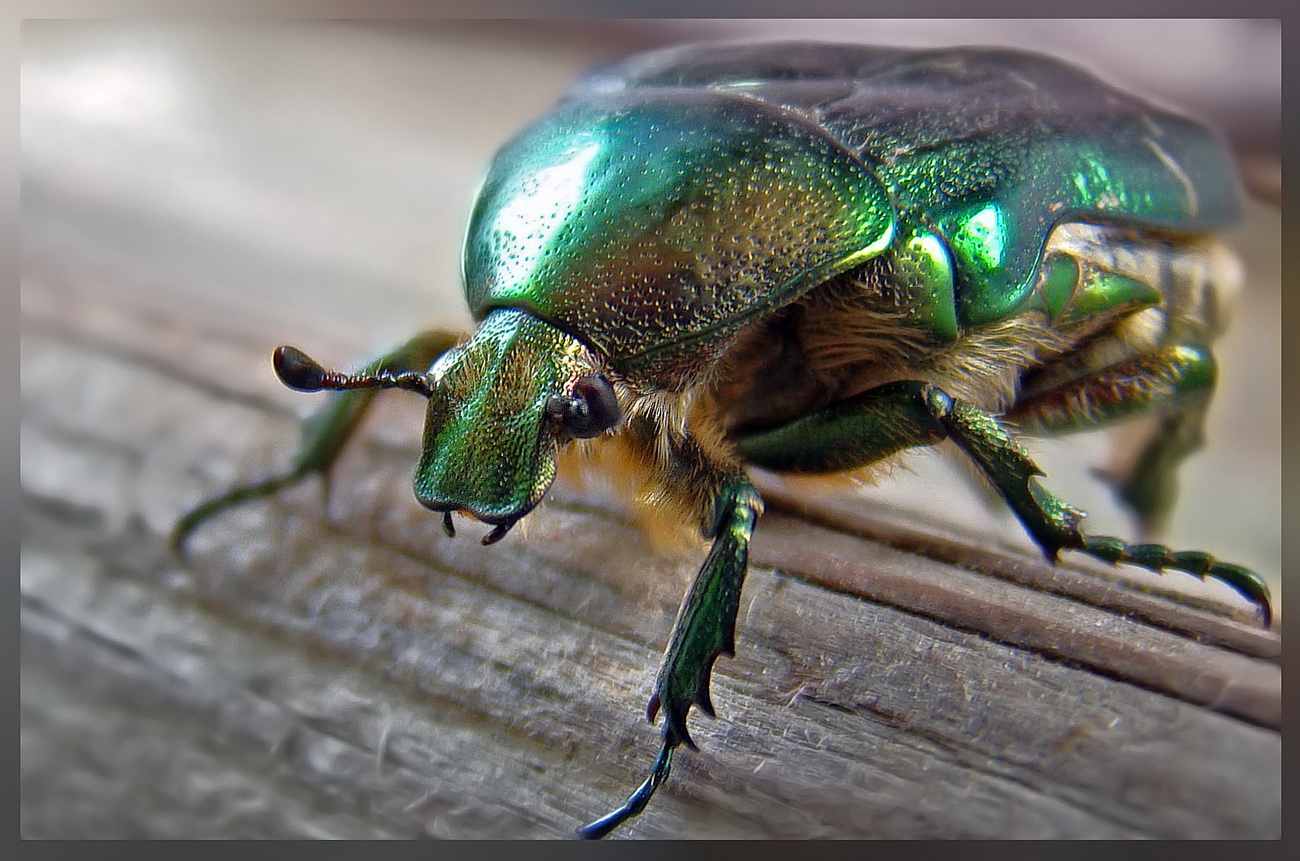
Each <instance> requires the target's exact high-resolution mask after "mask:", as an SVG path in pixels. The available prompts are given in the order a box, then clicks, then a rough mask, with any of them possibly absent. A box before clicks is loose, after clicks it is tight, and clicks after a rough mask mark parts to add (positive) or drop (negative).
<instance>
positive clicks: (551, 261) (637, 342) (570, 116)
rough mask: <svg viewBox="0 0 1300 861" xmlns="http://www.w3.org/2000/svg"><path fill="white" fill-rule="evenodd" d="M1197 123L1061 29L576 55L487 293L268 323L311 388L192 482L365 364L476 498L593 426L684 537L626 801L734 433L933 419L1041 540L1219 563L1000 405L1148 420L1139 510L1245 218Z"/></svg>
mask: <svg viewBox="0 0 1300 861" xmlns="http://www.w3.org/2000/svg"><path fill="white" fill-rule="evenodd" d="M1237 208H1238V197H1237V188H1236V184H1235V179H1234V175H1233V171H1232V169H1231V165H1230V163H1229V160H1228V157H1227V155H1226V153H1225V152H1224V150H1223V148H1222V145H1221V144H1220V142H1219V141H1218V140H1217V139H1216V138H1215V136H1214V135H1213V134H1211V133H1210V132H1209V131H1208V130H1207V129H1205V128H1204V127H1202V126H1200V125H1198V124H1196V123H1194V122H1192V121H1190V120H1188V119H1185V118H1183V117H1180V116H1177V115H1175V114H1171V113H1168V112H1166V111H1163V110H1160V109H1158V108H1156V107H1154V106H1152V105H1150V104H1148V103H1146V102H1144V101H1141V100H1139V99H1137V98H1135V97H1133V96H1130V95H1128V94H1125V93H1123V92H1120V91H1117V90H1115V89H1113V88H1111V87H1109V86H1107V85H1105V84H1103V83H1101V82H1100V81H1098V80H1097V79H1096V78H1094V77H1092V76H1091V75H1089V74H1087V73H1085V72H1083V71H1081V70H1079V69H1077V68H1075V67H1073V66H1070V65H1067V64H1064V63H1061V62H1058V61H1056V60H1053V59H1050V58H1046V57H1042V56H1037V55H1033V54H1027V53H1021V52H1016V51H1010V50H1001V49H992V48H954V49H938V50H908V49H897V48H880V47H866V46H860V45H834V44H817V43H806V42H798V43H776V44H761V45H754V44H740V45H709V46H689V47H683V48H676V49H671V50H665V51H659V52H654V53H649V54H644V55H639V56H634V57H632V58H629V59H627V60H624V61H622V62H619V63H616V64H613V65H609V66H606V67H603V68H600V69H597V70H596V71H594V72H592V73H590V74H589V75H588V76H587V77H585V78H584V79H582V80H581V81H579V82H578V83H577V84H575V85H574V86H573V87H572V88H571V89H570V90H569V92H568V93H567V94H566V96H565V97H564V98H563V99H562V101H561V102H560V103H559V105H558V106H557V107H556V108H555V110H554V111H553V112H552V113H550V114H549V115H547V116H545V117H543V118H542V119H540V120H539V121H537V122H536V123H534V124H533V125H532V126H531V127H529V128H527V129H526V130H524V131H523V132H522V133H520V134H519V135H518V136H517V137H516V138H515V139H514V140H512V141H511V142H510V143H508V144H507V145H506V146H505V148H504V149H503V150H502V151H501V152H500V153H499V154H498V155H497V156H496V159H495V161H494V162H493V163H492V167H491V170H490V172H489V174H488V176H487V179H486V181H485V182H484V184H483V187H482V190H481V192H480V195H479V197H478V201H477V203H476V204H475V206H474V210H473V214H472V216H471V218H470V224H469V231H468V236H467V239H466V243H465V254H464V260H463V266H464V268H463V275H464V284H465V291H466V295H467V297H468V300H469V304H470V307H471V309H472V310H473V312H474V315H475V317H476V318H477V319H478V320H479V326H478V329H477V331H476V332H475V333H474V335H473V336H472V337H471V338H469V339H468V340H467V341H464V342H463V343H461V342H460V341H459V340H458V339H457V338H456V337H455V336H454V335H451V334H448V333H445V332H427V333H424V334H422V335H419V336H417V337H416V338H414V339H412V340H411V341H410V342H409V343H407V344H405V345H404V346H402V347H401V348H399V349H398V350H396V351H394V352H392V353H390V354H387V355H385V356H382V357H380V358H379V359H377V360H375V361H374V362H373V363H371V364H370V365H368V366H367V367H365V368H364V369H363V370H361V371H360V372H358V373H354V374H343V373H338V372H333V371H326V370H324V369H323V368H321V367H320V366H319V365H318V364H317V363H316V362H314V361H313V360H312V359H310V358H309V357H307V356H306V355H305V354H304V353H302V352H300V351H299V350H296V349H294V348H292V347H281V348H280V349H279V350H277V351H276V353H275V370H276V373H277V374H278V375H279V377H280V379H281V380H283V381H284V382H285V383H286V384H287V385H289V386H291V387H292V388H295V389H300V390H303V391H315V390H319V389H333V390H339V391H338V394H336V395H334V397H333V399H332V400H331V401H330V402H329V403H328V404H327V405H326V406H325V407H323V408H322V410H321V412H320V413H318V414H317V415H316V416H314V417H313V418H312V419H311V420H310V421H309V422H308V424H307V428H306V437H305V440H304V442H303V445H302V447H301V449H300V451H299V454H298V456H297V458H296V460H295V461H294V467H293V469H292V470H291V471H290V472H289V473H288V474H286V475H282V476H276V477H274V478H271V479H268V480H266V481H263V482H261V483H259V484H256V485H253V486H250V487H243V488H238V489H236V490H233V491H231V492H229V493H227V494H225V495H223V496H221V497H220V498H218V499H214V500H212V501H210V502H207V503H205V504H203V505H201V506H199V507H198V508H196V509H195V510H194V511H192V512H191V513H190V514H188V515H186V517H185V518H183V519H182V520H181V521H180V522H179V523H178V525H177V528H176V532H175V536H174V538H175V541H176V544H177V546H178V547H179V546H180V545H181V543H182V542H183V541H184V539H185V536H186V535H188V534H189V532H190V531H191V530H193V529H194V527H195V526H196V525H197V524H198V523H199V522H201V521H202V520H203V519H205V518H206V517H208V516H210V515H211V514H213V513H215V512H217V511H219V510H221V509H222V508H225V507H227V506H229V505H232V504H234V503H237V502H239V501H242V500H245V499H250V498H254V497H257V496H262V495H265V494H268V493H271V492H273V491H275V490H276V489H278V488H280V487H283V486H285V485H287V484H290V483H292V482H295V481H299V480H301V479H303V478H305V477H307V476H309V475H312V474H321V475H324V474H325V473H327V471H328V470H329V468H330V466H331V464H332V463H333V462H334V460H335V458H336V457H337V455H338V452H339V450H340V448H341V447H342V446H343V444H344V442H345V441H346V439H347V437H348V436H349V434H350V433H351V431H352V430H353V428H354V427H355V426H356V423H357V422H358V421H359V419H360V418H361V416H362V414H363V413H364V411H365V409H366V407H367V406H368V404H369V399H370V397H371V396H373V394H374V393H375V390H376V389H379V388H403V389H408V390H411V391H414V392H417V393H419V394H421V395H424V396H425V397H426V398H428V402H429V403H428V414H427V421H426V425H425V431H424V445H423V453H422V456H421V458H420V462H419V465H418V467H417V468H416V474H415V493H416V496H417V497H418V499H419V501H420V502H421V503H422V504H423V505H425V506H426V507H428V508H429V509H431V510H433V511H435V512H440V513H441V514H442V515H443V523H444V527H445V529H446V531H447V532H448V534H454V527H453V523H452V513H453V512H460V513H462V514H465V515H469V516H471V517H473V518H475V519H477V520H480V521H483V522H485V523H487V524H490V525H491V526H492V529H491V531H490V532H489V533H488V535H487V536H486V537H485V538H484V539H483V540H484V543H492V542H495V541H497V540H499V539H500V538H501V537H502V536H504V535H505V534H506V533H507V531H508V530H509V529H510V528H511V526H512V525H514V524H515V523H516V522H518V521H519V519H520V518H522V517H524V516H525V515H526V514H527V513H528V512H529V511H530V510H532V508H533V507H534V506H535V505H537V504H538V502H539V501H540V500H541V499H542V497H543V496H544V495H545V494H546V492H547V490H548V488H549V487H550V485H551V483H552V480H553V479H554V477H555V475H556V468H557V458H558V457H559V455H560V454H561V452H562V451H573V452H576V453H577V454H579V455H588V456H593V457H595V456H598V455H599V456H604V455H609V456H611V457H612V460H613V461H614V462H616V463H618V464H619V465H620V468H622V469H623V470H624V471H625V473H626V474H627V475H628V476H629V477H630V478H631V479H632V480H631V482H630V484H631V487H632V488H633V493H634V495H635V497H636V499H637V500H638V501H639V502H640V503H641V504H643V505H644V506H647V507H648V508H651V509H654V510H658V511H666V512H668V513H669V514H670V515H671V516H674V517H676V518H678V519H680V520H682V521H684V522H686V523H689V524H693V525H694V526H695V527H697V528H698V529H700V530H701V532H702V533H703V535H704V536H705V538H706V539H708V540H711V541H712V548H711V550H710V551H709V553H708V556H707V558H706V559H705V561H704V564H703V567H702V568H701V570H700V573H699V576H698V578H697V580H696V582H695V584H694V586H693V587H692V588H691V590H690V592H689V594H688V595H687V597H686V599H685V602H684V604H683V607H682V610H681V613H680V615H679V617H678V619H677V624H676V627H675V630H674V632H673V636H672V639H671V642H670V645H669V647H668V650H667V654H666V656H665V658H664V662H663V665H662V668H661V670H660V672H659V676H658V679H657V680H656V682H655V686H654V694H653V696H652V697H651V700H650V705H649V716H650V719H651V720H652V721H653V720H654V718H655V716H656V714H657V713H658V711H659V710H660V709H661V708H662V710H663V712H664V715H665V719H664V724H663V742H662V748H661V751H660V754H659V756H658V759H657V760H656V762H655V763H654V765H653V767H652V769H651V772H650V776H649V777H648V779H647V780H646V781H645V783H644V784H642V786H641V787H640V788H638V789H637V790H636V791H635V792H634V793H633V794H632V795H631V797H629V799H628V800H627V802H626V803H625V804H624V805H623V806H622V807H620V808H619V809H618V810H615V811H614V812H613V813H610V814H609V815H608V816H606V817H604V818H602V819H600V820H598V821H596V822H593V823H592V824H590V825H588V826H586V827H584V828H583V829H581V830H580V833H581V834H582V836H585V837H600V836H603V835H605V834H607V833H608V832H609V831H610V830H611V829H613V828H614V827H616V826H617V825H618V824H620V823H622V822H624V821H626V820H627V819H629V818H630V817H632V816H635V815H636V814H637V813H639V812H640V811H641V810H642V809H643V808H644V807H645V805H646V803H647V802H648V801H649V799H650V797H651V795H652V794H653V793H654V791H655V790H656V788H657V787H658V786H659V784H660V783H662V782H663V780H664V779H665V778H666V777H667V776H668V773H669V770H670V768H671V763H672V756H673V752H674V750H675V749H676V748H677V747H678V746H679V745H682V744H685V745H687V746H688V747H691V748H694V747H695V745H694V743H693V742H692V740H691V736H690V733H689V731H688V729H687V715H688V713H689V711H690V709H691V707H692V706H699V707H700V708H701V709H702V710H703V711H705V712H706V713H709V714H712V713H713V707H712V705H711V703H710V701H709V681H710V676H711V673H712V668H713V664H714V662H715V660H716V659H717V657H718V656H719V655H720V654H724V653H725V654H732V653H733V634H734V627H735V619H736V612H737V607H738V603H739V596H740V590H741V584H742V581H743V579H744V576H745V570H746V564H747V547H748V543H749V539H750V535H751V533H752V531H753V529H754V524H755V522H756V521H757V519H758V517H759V515H760V514H761V512H762V510H763V504H762V500H761V499H760V498H759V495H758V493H757V492H756V491H755V489H754V487H753V486H752V485H751V483H750V482H749V480H748V479H747V478H746V473H745V466H746V465H750V464H752V465H756V466H760V467H764V468H766V469H769V470H774V471H776V472H786V473H834V472H844V471H852V470H858V469H862V468H866V467H869V466H871V465H873V464H876V463H878V462H880V461H882V460H884V459H886V458H889V457H891V456H893V455H895V454H897V453H899V452H901V451H903V450H905V449H909V448H913V447H917V446H925V445H931V444H934V443H937V442H939V441H941V440H944V439H950V440H952V441H954V442H955V443H956V444H957V446H958V447H959V448H960V449H961V450H962V451H963V452H964V453H965V454H966V455H968V456H969V457H970V458H971V459H972V460H973V462H974V463H975V465H976V466H977V467H978V469H979V470H980V472H982V473H983V475H984V476H985V477H987V479H988V480H989V482H990V483H991V484H992V486H993V488H994V489H995V490H996V491H997V493H998V494H999V495H1000V496H1001V497H1002V498H1003V499H1004V500H1005V501H1006V502H1007V504H1008V505H1009V506H1010V507H1011V509H1012V511H1013V512H1014V513H1015V515H1016V517H1017V518H1019V520H1020V521H1021V522H1022V523H1023V524H1024V526H1025V528H1026V529H1027V530H1028V532H1029V533H1030V535H1031V536H1032V537H1033V539H1034V540H1035V541H1036V542H1037V544H1038V545H1039V546H1040V547H1041V548H1042V550H1043V552H1044V553H1045V554H1046V555H1047V557H1048V558H1049V559H1052V560H1055V559H1056V557H1057V555H1058V553H1059V551H1061V550H1063V549H1065V550H1077V551H1081V552H1083V553H1086V554H1089V555H1091V556H1094V557H1097V558H1100V559H1103V560H1106V561H1109V562H1112V563H1114V562H1125V563H1132V564H1136V565H1141V566H1144V567H1147V568H1150V569H1153V570H1156V571H1162V570H1165V569H1176V570H1181V571H1185V572H1188V573H1191V574H1195V575H1198V576H1200V577H1202V578H1205V577H1210V578H1214V579H1217V580H1221V581H1223V582H1226V583H1228V584H1230V585H1231V586H1232V587H1234V588H1235V589H1236V590H1238V591H1239V592H1240V593H1241V594H1243V595H1245V596H1246V597H1247V598H1249V599H1250V600H1252V601H1254V602H1256V603H1257V604H1258V606H1259V607H1260V609H1261V612H1262V614H1263V616H1264V621H1265V624H1266V625H1267V624H1268V623H1269V618H1270V616H1269V614H1270V609H1269V607H1270V605H1269V595H1268V590H1267V588H1266V586H1265V584H1264V582H1263V580H1261V579H1260V578H1259V577H1258V576H1257V575H1256V574H1254V573H1253V572H1251V571H1249V570H1247V569H1244V568H1241V567H1239V566H1235V565H1230V564H1227V563H1223V562H1219V561H1217V560H1215V559H1214V558H1213V557H1211V556H1209V555H1208V554H1205V553H1199V552H1175V551H1173V550H1170V549H1169V548H1166V547H1164V546H1161V545H1154V544H1141V545H1131V544H1128V543H1126V542H1124V541H1121V540H1119V539H1117V538H1109V537H1100V536H1091V535H1087V534H1084V533H1083V532H1082V531H1081V530H1080V528H1079V524H1080V521H1081V519H1082V516H1083V515H1082V512H1080V511H1078V510H1076V509H1074V508H1072V507H1071V506H1069V505H1067V504H1066V503H1064V502H1063V501H1061V500H1060V499H1058V498H1057V497H1055V496H1054V495H1052V494H1051V493H1050V492H1048V491H1047V490H1046V489H1044V488H1043V487H1042V486H1041V485H1040V484H1039V483H1038V481H1037V478H1036V476H1038V475H1041V472H1040V470H1038V468H1037V467H1036V466H1035V465H1034V463H1033V462H1032V461H1031V460H1030V458H1029V457H1028V455H1027V454H1026V453H1025V452H1024V451H1023V450H1022V449H1021V447H1020V446H1019V445H1018V443H1017V442H1016V439H1015V437H1014V436H1013V434H1012V430H1011V429H1012V428H1016V429H1018V430H1019V431H1023V432H1026V433H1053V432H1065V431H1072V430H1078V429H1085V428H1092V427H1097V426H1101V425H1105V424H1108V423H1110V422H1114V421H1117V420H1120V419H1124V418H1127V417H1130V416H1133V415H1134V414H1137V413H1141V412H1147V411H1150V412H1154V413H1155V414H1157V415H1158V416H1159V417H1160V428H1161V432H1160V433H1158V434H1156V435H1154V436H1153V437H1152V439H1151V440H1150V441H1149V442H1148V443H1147V444H1146V448H1145V449H1144V451H1143V452H1142V454H1141V456H1140V457H1139V458H1138V459H1137V461H1136V463H1135V465H1134V467H1133V469H1132V471H1131V472H1130V473H1129V474H1128V475H1126V476H1123V477H1122V478H1121V479H1118V480H1117V490H1118V493H1119V496H1120V498H1121V500H1122V501H1123V502H1124V503H1125V504H1126V505H1127V506H1128V507H1129V508H1131V509H1132V510H1133V512H1135V514H1136V515H1137V516H1138V518H1139V520H1140V522H1142V523H1143V524H1144V525H1146V526H1155V525H1158V524H1159V522H1160V519H1161V518H1162V516H1163V515H1164V514H1165V513H1166V512H1167V511H1168V510H1169V507H1170V505H1171V504H1172V502H1173V498H1174V485H1175V480H1174V472H1175V469H1176V467H1177V465H1178V463H1179V461H1181V460H1182V459H1183V458H1184V457H1185V456H1186V455H1188V454H1189V453H1190V452H1191V451H1193V450H1195V449H1196V448H1197V447H1198V446H1199V445H1200V442H1201V425H1202V420H1203V416H1204V413H1205V409H1206V405H1207V402H1208V399H1209V396H1210V393H1211V390H1212V388H1213V383H1214V378H1215V365H1214V359H1213V357H1212V355H1211V353H1210V349H1209V348H1210V344H1211V342H1212V341H1213V339H1214V338H1215V336H1216V335H1217V334H1218V332H1219V330H1220V328H1221V317H1222V310H1221V304H1222V302H1223V298H1222V294H1223V293H1224V290H1225V288H1227V287H1229V286H1231V283H1232V281H1233V279H1234V277H1235V271H1236V270H1235V268H1234V265H1235V261H1234V258H1233V257H1232V256H1231V254H1229V253H1228V252H1227V251H1226V250H1225V249H1224V248H1223V247H1222V246H1221V245H1220V244H1219V243H1218V242H1217V241H1216V240H1215V239H1213V237H1212V236H1211V234H1212V233H1213V231H1215V230H1217V229H1219V228H1221V227H1223V226H1224V225H1227V224H1229V223H1230V222H1232V221H1233V220H1234V218H1235V217H1236V215H1237Z"/></svg>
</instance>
